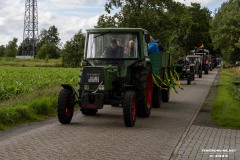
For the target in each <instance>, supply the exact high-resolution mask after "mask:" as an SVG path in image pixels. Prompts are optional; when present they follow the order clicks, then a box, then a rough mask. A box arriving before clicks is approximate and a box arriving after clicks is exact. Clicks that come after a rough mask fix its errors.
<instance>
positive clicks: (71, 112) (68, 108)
mask: <svg viewBox="0 0 240 160" xmlns="http://www.w3.org/2000/svg"><path fill="white" fill-rule="evenodd" d="M69 104H70V97H68V98H67V99H66V109H65V114H66V116H67V117H68V118H69V117H72V114H73V108H71V106H70V105H69Z"/></svg>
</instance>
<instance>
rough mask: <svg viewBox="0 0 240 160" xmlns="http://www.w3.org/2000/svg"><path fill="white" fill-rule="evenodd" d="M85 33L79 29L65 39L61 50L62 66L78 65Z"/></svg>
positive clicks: (81, 56) (82, 50) (81, 55)
mask: <svg viewBox="0 0 240 160" xmlns="http://www.w3.org/2000/svg"><path fill="white" fill-rule="evenodd" d="M84 44H85V35H84V34H83V33H82V30H80V31H79V32H78V33H77V34H75V35H74V37H73V38H72V39H71V40H70V41H67V42H66V44H65V46H64V49H63V50H62V64H63V66H64V67H79V66H80V62H81V60H82V58H83V53H84Z"/></svg>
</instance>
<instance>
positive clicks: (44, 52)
mask: <svg viewBox="0 0 240 160" xmlns="http://www.w3.org/2000/svg"><path fill="white" fill-rule="evenodd" d="M36 57H37V58H39V59H46V58H47V59H48V58H59V53H58V48H57V47H56V46H55V44H53V43H50V44H44V45H43V46H42V47H41V48H40V50H39V51H38V53H37V56H36Z"/></svg>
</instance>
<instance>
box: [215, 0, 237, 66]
mask: <svg viewBox="0 0 240 160" xmlns="http://www.w3.org/2000/svg"><path fill="white" fill-rule="evenodd" d="M239 20H240V0H229V1H228V2H226V3H223V4H222V7H221V8H220V9H219V10H218V12H217V13H216V14H215V17H214V19H213V21H212V29H211V35H212V39H213V45H214V48H215V49H216V50H220V52H221V54H222V56H223V58H224V59H225V60H227V61H230V62H231V61H232V62H234V61H235V60H239V59H240V21H239Z"/></svg>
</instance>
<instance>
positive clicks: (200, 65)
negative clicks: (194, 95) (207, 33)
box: [175, 48, 217, 85]
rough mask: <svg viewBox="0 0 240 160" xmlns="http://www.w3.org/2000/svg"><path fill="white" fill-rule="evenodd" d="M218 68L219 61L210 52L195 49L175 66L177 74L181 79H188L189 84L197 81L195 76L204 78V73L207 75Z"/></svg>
mask: <svg viewBox="0 0 240 160" xmlns="http://www.w3.org/2000/svg"><path fill="white" fill-rule="evenodd" d="M216 66H217V61H216V59H215V57H214V56H212V55H210V54H209V50H207V49H204V48H195V49H194V50H191V51H190V54H189V55H187V56H186V57H184V58H180V59H179V60H178V61H177V64H176V65H175V69H176V72H177V73H178V74H179V76H180V79H186V80H187V84H188V85H190V84H191V81H194V80H195V74H197V75H198V77H199V78H202V72H204V73H205V75H207V74H208V72H209V71H212V70H213V69H214V68H215V67H216Z"/></svg>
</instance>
